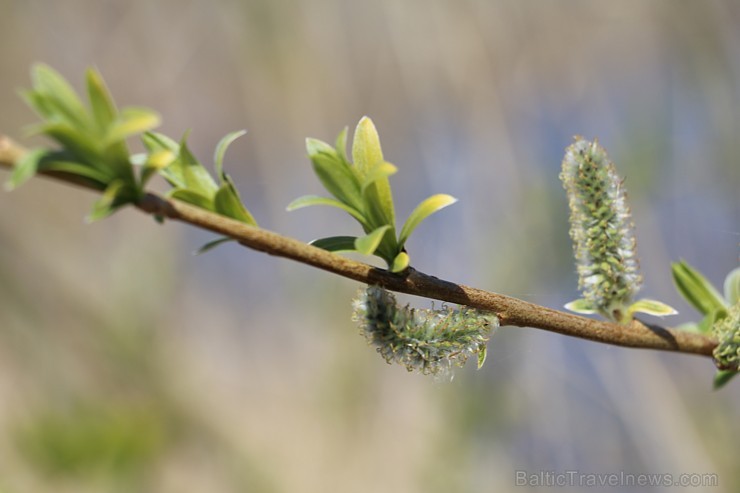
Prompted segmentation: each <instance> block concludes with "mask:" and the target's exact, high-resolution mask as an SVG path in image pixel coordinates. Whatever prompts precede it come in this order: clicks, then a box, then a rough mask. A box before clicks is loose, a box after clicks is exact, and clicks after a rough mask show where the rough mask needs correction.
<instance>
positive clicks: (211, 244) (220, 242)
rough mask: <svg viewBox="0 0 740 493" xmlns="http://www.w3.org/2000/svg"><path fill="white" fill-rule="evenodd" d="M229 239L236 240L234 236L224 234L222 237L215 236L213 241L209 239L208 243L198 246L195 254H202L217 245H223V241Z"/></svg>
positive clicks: (226, 241) (225, 241)
mask: <svg viewBox="0 0 740 493" xmlns="http://www.w3.org/2000/svg"><path fill="white" fill-rule="evenodd" d="M230 241H236V240H235V239H234V238H229V237H228V236H224V237H223V238H217V239H215V240H213V241H209V242H208V243H206V244H205V245H203V246H202V247H200V248H199V249H198V251H197V252H195V255H202V254H204V253H206V252H209V251H211V250H213V249H214V248H216V247H217V246H219V245H223V244H224V243H228V242H230Z"/></svg>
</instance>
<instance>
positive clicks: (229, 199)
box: [213, 180, 257, 226]
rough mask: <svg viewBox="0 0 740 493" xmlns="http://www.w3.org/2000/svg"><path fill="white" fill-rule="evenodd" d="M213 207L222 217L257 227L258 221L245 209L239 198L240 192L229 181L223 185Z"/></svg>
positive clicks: (217, 193)
mask: <svg viewBox="0 0 740 493" xmlns="http://www.w3.org/2000/svg"><path fill="white" fill-rule="evenodd" d="M213 205H214V207H215V209H216V212H218V213H219V214H221V215H224V216H227V217H230V218H232V219H236V220H237V221H241V222H243V223H245V224H249V225H250V226H257V221H255V220H254V217H252V214H250V213H249V211H248V210H247V209H246V207H244V204H242V201H241V199H240V198H239V192H237V190H236V187H235V186H234V184H233V183H232V182H231V180H227V181H225V182H224V184H223V185H221V188H219V190H218V192H216V196H215V197H214V199H213Z"/></svg>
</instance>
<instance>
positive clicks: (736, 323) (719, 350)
mask: <svg viewBox="0 0 740 493" xmlns="http://www.w3.org/2000/svg"><path fill="white" fill-rule="evenodd" d="M712 333H713V334H714V336H715V337H717V339H718V340H719V344H717V347H716V348H714V353H713V356H714V361H715V362H716V363H717V366H718V367H719V368H721V369H723V370H737V369H738V367H740V302H738V303H735V305H734V306H732V307H730V308H729V309H728V311H727V316H726V317H724V318H722V319H721V320H718V321H717V322H716V323H715V324H714V327H713V329H712Z"/></svg>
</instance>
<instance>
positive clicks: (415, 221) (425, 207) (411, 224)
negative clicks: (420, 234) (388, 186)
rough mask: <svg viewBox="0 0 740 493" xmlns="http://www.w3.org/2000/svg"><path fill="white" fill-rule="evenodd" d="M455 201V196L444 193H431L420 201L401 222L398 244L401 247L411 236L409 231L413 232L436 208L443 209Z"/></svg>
mask: <svg viewBox="0 0 740 493" xmlns="http://www.w3.org/2000/svg"><path fill="white" fill-rule="evenodd" d="M455 202H457V199H456V198H455V197H452V196H451V195H447V194H444V193H440V194H437V195H432V196H431V197H429V198H427V199H425V200H424V201H422V202H421V203H420V204H419V205H417V206H416V209H414V211H413V212H412V213H411V215H409V217H408V219H406V222H405V223H404V224H403V227H402V228H401V233H400V235H399V236H398V243H399V245H400V246H401V247H403V245H405V244H406V240H408V238H409V236H411V233H413V231H414V230H415V229H416V227H417V226H418V225H419V224H421V222H422V221H423V220H424V219H426V218H427V217H429V216H430V215H432V214H434V213H435V212H437V211H438V210H441V209H444V208H445V207H447V206H448V205H452V204H454V203H455Z"/></svg>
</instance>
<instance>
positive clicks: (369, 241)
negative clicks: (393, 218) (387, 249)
mask: <svg viewBox="0 0 740 493" xmlns="http://www.w3.org/2000/svg"><path fill="white" fill-rule="evenodd" d="M390 228H391V227H390V226H388V225H385V226H381V227H379V228H378V229H376V230H375V231H372V232H371V233H369V234H367V235H365V236H361V237H359V238H357V239H356V240H355V250H357V251H358V252H359V253H362V254H364V255H372V254H373V253H375V250H377V249H378V246H379V245H380V242H381V241H382V240H383V235H385V233H386V231H388V230H389V229H390Z"/></svg>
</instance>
